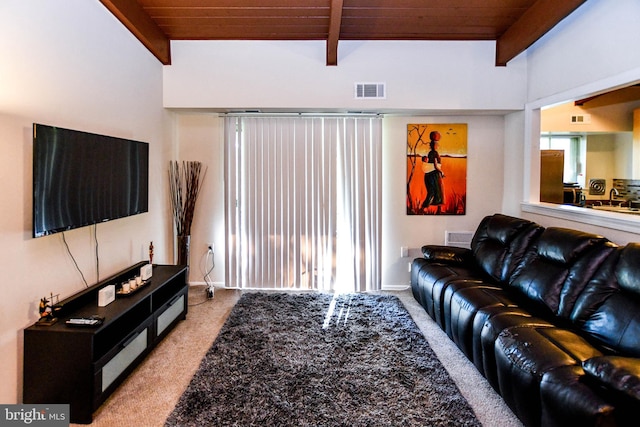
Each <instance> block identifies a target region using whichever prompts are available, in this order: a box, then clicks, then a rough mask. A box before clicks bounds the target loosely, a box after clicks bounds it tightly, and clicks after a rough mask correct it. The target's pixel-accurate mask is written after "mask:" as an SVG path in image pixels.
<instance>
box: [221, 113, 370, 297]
mask: <svg viewBox="0 0 640 427" xmlns="http://www.w3.org/2000/svg"><path fill="white" fill-rule="evenodd" d="M381 133H382V123H381V119H380V118H378V117H351V116H339V117H308V116H294V117H291V116H282V117H263V116H249V117H242V116H228V117H227V118H226V122H225V139H226V147H225V168H226V170H225V176H226V181H225V185H226V188H225V194H226V203H225V206H226V222H227V224H226V230H227V239H226V245H227V248H226V254H227V259H226V272H227V273H226V274H227V277H226V283H227V286H228V287H238V288H270V289H274V288H275V289H282V288H291V289H317V290H335V291H344V292H354V291H356V292H357V291H368V290H377V289H380V262H379V259H380V223H381V221H380V203H381V191H380V188H381Z"/></svg>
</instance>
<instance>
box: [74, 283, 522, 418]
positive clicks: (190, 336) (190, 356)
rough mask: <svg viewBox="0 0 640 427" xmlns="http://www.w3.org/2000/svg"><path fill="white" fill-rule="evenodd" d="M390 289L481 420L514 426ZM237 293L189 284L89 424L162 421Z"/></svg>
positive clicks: (404, 295)
mask: <svg viewBox="0 0 640 427" xmlns="http://www.w3.org/2000/svg"><path fill="white" fill-rule="evenodd" d="M390 293H391V294H393V295H396V296H398V297H399V298H400V300H401V301H402V302H403V303H404V305H405V307H406V308H407V310H408V311H409V313H411V315H412V317H413V318H414V321H415V322H416V323H417V324H418V326H419V327H420V329H421V330H422V332H423V333H424V334H425V337H426V338H427V340H428V341H429V344H430V345H431V347H432V348H433V350H434V351H435V352H436V354H437V355H438V357H439V358H440V360H441V361H442V363H443V364H444V365H445V367H446V368H447V370H448V371H449V373H450V374H451V376H452V377H453V379H454V380H455V381H456V383H457V385H458V387H459V388H460V390H461V391H462V394H463V395H464V396H465V398H466V399H467V400H468V401H469V403H470V404H471V406H472V407H473V409H474V411H475V412H476V415H477V416H478V418H479V419H480V421H481V422H482V423H483V425H485V426H491V427H494V426H495V427H511V426H513V427H520V426H521V424H520V422H519V421H518V420H517V418H516V417H515V416H514V415H513V414H512V413H511V411H510V410H509V408H508V407H507V406H506V405H505V404H504V403H503V402H502V399H501V398H500V397H499V396H498V395H497V394H496V393H495V392H494V391H493V389H492V388H491V386H489V384H488V383H487V382H486V381H485V380H484V378H483V377H482V376H481V375H480V374H479V373H478V372H477V371H476V369H475V367H474V366H473V364H471V363H470V362H469V361H468V360H467V359H466V358H465V357H464V355H462V353H461V352H460V351H458V349H457V347H456V346H455V345H454V344H453V343H452V342H451V341H450V340H449V338H448V337H447V336H446V335H445V334H444V332H442V330H440V328H439V327H438V326H437V325H436V324H435V323H434V322H433V321H432V320H431V318H430V317H429V316H428V315H427V314H426V312H425V311H424V310H423V309H422V307H420V305H419V304H418V303H417V302H416V301H415V300H414V299H413V296H412V295H411V292H410V291H409V290H406V291H402V292H390ZM240 295H241V292H240V291H237V290H227V289H217V290H216V293H215V297H214V298H213V299H212V300H207V299H206V295H205V290H204V288H203V287H191V288H190V290H189V305H190V306H189V313H188V314H187V320H185V321H183V322H180V323H179V324H178V326H177V327H176V328H175V329H174V330H173V331H172V332H171V333H170V334H169V335H168V336H167V337H166V338H165V339H164V340H163V341H162V342H161V343H160V344H159V345H158V347H156V348H155V349H154V350H153V352H152V353H151V354H150V355H149V356H148V357H147V358H146V359H145V360H144V361H143V362H142V363H141V364H140V366H139V367H138V368H137V369H136V370H135V371H134V372H133V373H132V374H131V375H130V376H129V377H128V378H127V379H126V380H125V381H124V383H122V385H121V386H120V387H119V388H118V389H117V390H116V391H115V392H114V393H113V394H112V395H111V397H110V398H109V399H108V400H107V401H106V402H105V403H104V404H103V405H102V406H101V407H100V408H99V409H98V410H97V411H96V412H95V413H94V421H93V423H92V424H90V425H92V426H104V427H111V426H122V427H131V426H137V427H155V426H162V425H163V424H164V421H165V419H166V418H167V416H168V415H169V414H170V413H171V411H172V410H173V408H174V407H175V405H176V402H177V401H178V399H179V397H180V396H181V395H182V393H183V391H184V390H185V388H186V387H187V385H188V384H189V381H190V380H191V377H192V376H193V374H194V372H195V371H196V370H197V368H198V366H199V364H200V361H201V360H202V358H203V357H204V355H205V353H206V352H207V350H208V349H209V347H211V344H212V343H213V341H214V339H215V337H216V335H217V334H218V331H219V330H220V328H221V327H222V325H223V323H224V321H225V320H226V318H227V316H228V315H229V312H230V311H231V309H232V308H233V305H234V304H235V302H236V301H237V300H238V298H239V297H240ZM72 425H73V426H76V424H72ZM78 426H79V425H78ZM203 427H204V426H203Z"/></svg>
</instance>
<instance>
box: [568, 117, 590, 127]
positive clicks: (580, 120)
mask: <svg viewBox="0 0 640 427" xmlns="http://www.w3.org/2000/svg"><path fill="white" fill-rule="evenodd" d="M589 123H591V114H577V115H572V116H571V124H572V125H587V124H589Z"/></svg>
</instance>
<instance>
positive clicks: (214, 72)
mask: <svg viewBox="0 0 640 427" xmlns="http://www.w3.org/2000/svg"><path fill="white" fill-rule="evenodd" d="M325 46H326V44H325V43H324V42H322V41H305V42H302V41H300V42H291V41H289V42H265V41H199V42H193V41H177V42H172V44H171V51H172V65H171V66H170V67H165V69H164V104H165V106H166V107H169V108H205V109H215V108H217V109H231V110H233V109H254V108H257V109H270V110H278V109H287V110H291V109H293V110H296V109H297V110H300V109H305V110H313V111H321V110H331V111H336V110H338V111H349V110H355V111H363V110H365V111H381V110H384V111H390V110H399V111H400V112H407V111H411V110H415V109H418V110H423V111H424V110H433V111H437V112H442V111H447V110H452V111H456V112H459V111H461V110H468V111H474V110H485V111H486V110H520V109H522V106H523V103H524V100H525V97H526V86H525V79H526V74H525V73H526V60H525V58H522V57H521V58H516V59H514V60H513V61H511V62H510V63H509V66H508V67H496V66H495V43H493V42H428V41H427V42H419V41H410V42H407V41H395V42H394V41H372V42H352V41H341V42H340V44H339V47H338V53H339V55H338V66H334V67H327V66H326V65H325V63H326V59H325ZM356 82H368V83H372V82H384V83H386V85H387V98H386V99H384V100H371V99H369V100H362V99H358V100H356V99H354V83H356Z"/></svg>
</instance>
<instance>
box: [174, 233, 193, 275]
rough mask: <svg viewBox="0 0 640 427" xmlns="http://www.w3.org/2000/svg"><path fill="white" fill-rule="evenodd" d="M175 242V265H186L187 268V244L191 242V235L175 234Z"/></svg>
mask: <svg viewBox="0 0 640 427" xmlns="http://www.w3.org/2000/svg"><path fill="white" fill-rule="evenodd" d="M176 243H177V252H178V257H177V262H176V264H177V265H186V266H187V268H189V245H190V243H191V236H190V235H187V236H176Z"/></svg>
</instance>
